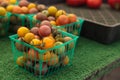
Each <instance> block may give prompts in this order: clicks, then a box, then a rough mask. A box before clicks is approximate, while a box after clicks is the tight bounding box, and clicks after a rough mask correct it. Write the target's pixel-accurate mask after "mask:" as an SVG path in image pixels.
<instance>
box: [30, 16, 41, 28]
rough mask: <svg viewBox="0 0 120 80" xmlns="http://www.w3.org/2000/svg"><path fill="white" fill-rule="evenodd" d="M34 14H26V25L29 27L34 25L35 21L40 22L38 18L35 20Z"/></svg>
mask: <svg viewBox="0 0 120 80" xmlns="http://www.w3.org/2000/svg"><path fill="white" fill-rule="evenodd" d="M34 15H35V14H33V15H30V16H28V19H29V23H28V25H29V27H30V28H32V27H35V26H36V24H37V23H40V22H41V21H39V20H37V19H34V18H33V17H34Z"/></svg>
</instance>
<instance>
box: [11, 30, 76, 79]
mask: <svg viewBox="0 0 120 80" xmlns="http://www.w3.org/2000/svg"><path fill="white" fill-rule="evenodd" d="M58 32H60V33H61V35H62V37H65V36H68V37H71V38H72V40H69V41H67V42H64V43H63V44H60V45H57V46H54V47H52V48H49V49H40V48H38V46H37V45H36V46H33V45H30V44H27V43H26V42H23V41H20V40H18V35H17V34H15V35H12V36H10V40H11V45H12V52H13V56H14V61H15V63H16V65H17V66H18V68H22V69H23V70H25V71H28V72H29V73H31V74H33V75H35V76H36V77H38V78H40V79H41V78H42V77H44V76H48V75H50V74H52V73H54V72H59V71H60V70H61V69H63V68H65V67H68V66H70V65H71V64H72V58H73V55H74V50H75V46H76V41H77V39H78V36H75V35H72V34H69V33H67V32H64V31H60V30H59V31H58ZM71 44H72V45H71Z"/></svg>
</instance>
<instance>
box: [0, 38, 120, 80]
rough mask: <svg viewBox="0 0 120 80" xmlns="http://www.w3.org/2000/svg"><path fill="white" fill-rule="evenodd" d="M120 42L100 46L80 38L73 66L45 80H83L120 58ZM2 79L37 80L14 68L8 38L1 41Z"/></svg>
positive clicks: (0, 73) (0, 64) (0, 66)
mask: <svg viewBox="0 0 120 80" xmlns="http://www.w3.org/2000/svg"><path fill="white" fill-rule="evenodd" d="M119 50H120V41H119V42H116V43H113V44H111V45H103V44H99V43H97V42H95V41H91V40H88V39H85V38H80V39H79V40H78V44H77V47H76V50H75V54H74V59H73V65H72V66H70V67H68V68H65V69H63V70H62V71H59V72H56V73H54V74H53V75H50V76H48V77H46V78H44V79H43V80H83V79H84V78H85V77H87V76H89V75H91V73H92V72H94V71H96V70H97V69H101V68H103V67H104V66H106V65H108V64H110V63H111V62H113V61H115V60H116V59H119V58H120V53H119ZM0 79H1V80H37V78H36V77H34V76H32V75H31V74H28V72H26V71H23V70H21V69H18V68H16V67H15V66H14V61H13V56H12V51H11V45H10V41H9V39H8V38H3V39H0Z"/></svg>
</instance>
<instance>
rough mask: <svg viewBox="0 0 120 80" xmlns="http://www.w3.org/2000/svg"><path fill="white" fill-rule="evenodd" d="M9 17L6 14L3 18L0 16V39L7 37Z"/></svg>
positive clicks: (8, 14)
mask: <svg viewBox="0 0 120 80" xmlns="http://www.w3.org/2000/svg"><path fill="white" fill-rule="evenodd" d="M10 15H11V14H10V13H7V14H6V15H5V16H0V38H1V37H4V36H7V35H8V28H9V22H10Z"/></svg>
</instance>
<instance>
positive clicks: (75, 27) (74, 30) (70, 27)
mask: <svg viewBox="0 0 120 80" xmlns="http://www.w3.org/2000/svg"><path fill="white" fill-rule="evenodd" d="M83 23H84V20H83V19H81V18H78V20H77V21H76V22H74V23H71V24H66V25H63V26H54V27H55V28H57V29H60V30H63V31H66V32H69V33H71V34H74V35H77V36H79V35H80V32H81V29H82V25H83Z"/></svg>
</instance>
